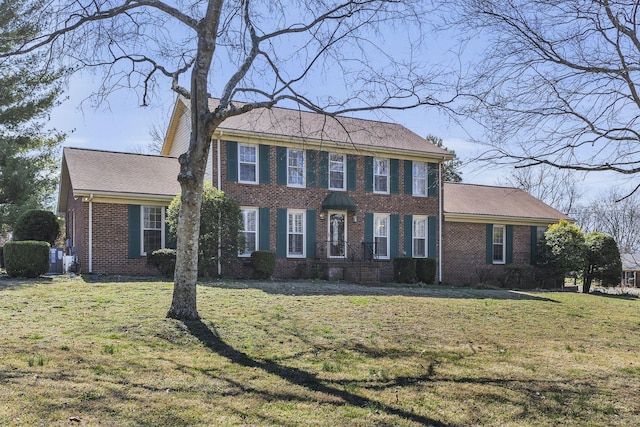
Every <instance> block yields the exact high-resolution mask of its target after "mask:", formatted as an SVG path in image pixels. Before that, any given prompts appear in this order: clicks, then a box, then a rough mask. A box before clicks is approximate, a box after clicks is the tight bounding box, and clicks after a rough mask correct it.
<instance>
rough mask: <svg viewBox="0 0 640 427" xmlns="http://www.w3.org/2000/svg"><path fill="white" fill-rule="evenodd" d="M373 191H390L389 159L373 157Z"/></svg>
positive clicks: (386, 192)
mask: <svg viewBox="0 0 640 427" xmlns="http://www.w3.org/2000/svg"><path fill="white" fill-rule="evenodd" d="M373 191H374V192H375V193H385V194H388V193H389V159H378V158H374V159H373Z"/></svg>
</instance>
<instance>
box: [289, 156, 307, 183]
mask: <svg viewBox="0 0 640 427" xmlns="http://www.w3.org/2000/svg"><path fill="white" fill-rule="evenodd" d="M304 166H305V165H304V150H296V149H293V148H289V149H287V185H288V186H290V187H304V186H305V179H304V177H305V168H304Z"/></svg>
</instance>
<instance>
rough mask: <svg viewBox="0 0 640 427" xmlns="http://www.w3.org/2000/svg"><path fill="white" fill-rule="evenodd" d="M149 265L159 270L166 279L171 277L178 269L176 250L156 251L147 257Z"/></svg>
mask: <svg viewBox="0 0 640 427" xmlns="http://www.w3.org/2000/svg"><path fill="white" fill-rule="evenodd" d="M147 264H148V265H151V266H153V267H155V268H157V269H158V271H159V272H160V274H161V275H163V276H164V277H171V276H173V273H174V271H175V269H176V250H175V249H158V250H155V251H153V252H152V253H151V255H147Z"/></svg>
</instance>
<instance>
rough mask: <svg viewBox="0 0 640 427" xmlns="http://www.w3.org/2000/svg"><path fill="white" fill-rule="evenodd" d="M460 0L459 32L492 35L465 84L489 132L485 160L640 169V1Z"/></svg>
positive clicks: (472, 111) (455, 20)
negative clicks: (639, 147) (489, 147)
mask: <svg viewBox="0 0 640 427" xmlns="http://www.w3.org/2000/svg"><path fill="white" fill-rule="evenodd" d="M454 3H455V4H456V10H455V15H453V14H451V12H450V11H448V12H447V13H449V22H450V23H452V24H454V25H453V28H457V29H458V34H464V35H465V37H466V38H467V40H465V41H469V40H478V39H480V40H485V41H486V44H485V47H486V50H485V51H484V53H483V54H482V55H481V56H480V58H475V60H476V62H475V64H476V67H475V71H473V73H472V76H470V77H471V78H470V80H469V82H468V83H469V84H468V85H467V86H465V87H466V90H465V92H466V94H467V95H469V98H467V99H472V100H473V101H472V102H470V103H469V104H467V105H466V107H465V108H466V111H465V113H466V114H467V115H468V116H469V117H472V118H473V119H475V120H476V121H478V122H479V123H481V124H482V125H483V126H484V127H485V129H486V130H487V133H486V135H484V138H482V139H483V141H484V142H488V143H489V144H490V145H491V149H490V150H489V151H488V152H487V153H486V155H485V156H484V158H485V159H489V160H492V161H495V162H504V163H507V162H508V163H513V162H515V163H517V164H518V165H521V166H523V165H524V166H527V165H539V164H544V165H551V166H554V167H556V168H561V169H573V170H582V171H604V170H609V171H615V172H618V173H620V174H635V173H637V172H639V171H640V156H639V155H638V153H639V151H638V143H639V142H640V127H639V126H638V120H639V119H640V87H639V86H638V85H639V83H640V65H639V64H640V38H639V37H638V36H639V34H638V29H639V26H640V22H639V21H638V20H639V18H640V15H639V14H638V7H639V4H638V2H637V1H635V0H594V1H586V2H585V1H581V0H559V1H552V2H549V1H546V0H456V1H455V2H454ZM461 28H462V29H464V31H460V29H461ZM477 45H478V44H477V43H476V44H475V45H474V47H477Z"/></svg>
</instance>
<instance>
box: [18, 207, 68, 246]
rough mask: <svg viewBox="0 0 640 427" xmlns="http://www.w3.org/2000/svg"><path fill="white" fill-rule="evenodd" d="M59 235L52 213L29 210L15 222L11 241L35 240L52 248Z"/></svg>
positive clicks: (55, 219)
mask: <svg viewBox="0 0 640 427" xmlns="http://www.w3.org/2000/svg"><path fill="white" fill-rule="evenodd" d="M59 234H60V224H59V223H58V218H56V216H55V215H54V214H53V212H50V211H41V210H38V209H29V210H27V211H25V212H24V213H23V214H22V215H20V216H19V217H18V219H17V220H16V226H15V228H14V230H13V240H37V241H41V242H48V243H49V245H51V246H53V245H54V244H55V242H56V239H57V238H58V235H59Z"/></svg>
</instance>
